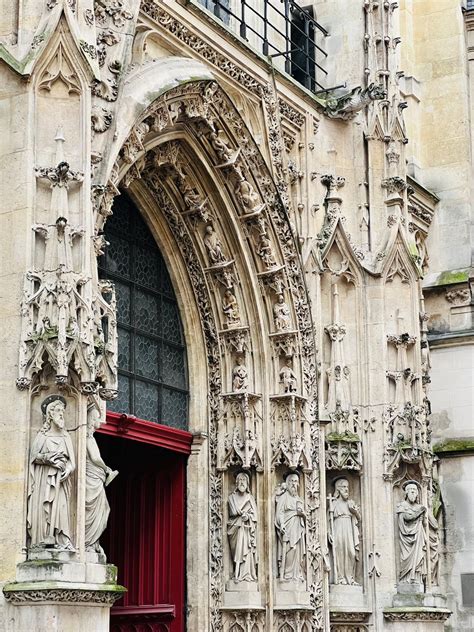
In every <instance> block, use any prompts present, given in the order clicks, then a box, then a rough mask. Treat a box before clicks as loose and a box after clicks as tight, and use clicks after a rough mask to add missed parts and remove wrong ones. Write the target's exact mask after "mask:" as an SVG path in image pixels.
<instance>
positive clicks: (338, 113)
mask: <svg viewBox="0 0 474 632" xmlns="http://www.w3.org/2000/svg"><path fill="white" fill-rule="evenodd" d="M386 97H387V91H386V90H385V88H383V87H382V86H380V85H376V84H375V83H371V84H370V85H369V86H367V88H364V89H362V87H361V86H357V88H354V89H353V90H351V91H350V92H348V93H347V94H343V95H342V96H336V95H334V94H333V95H328V98H327V100H326V103H325V112H326V114H327V115H328V116H329V117H330V118H339V119H343V120H344V121H349V120H351V119H353V118H354V117H355V116H356V115H357V113H358V112H360V111H361V110H363V109H364V108H365V106H366V105H368V104H369V103H371V102H372V101H376V100H380V99H385V98H386Z"/></svg>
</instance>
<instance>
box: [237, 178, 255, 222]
mask: <svg viewBox="0 0 474 632" xmlns="http://www.w3.org/2000/svg"><path fill="white" fill-rule="evenodd" d="M235 193H236V194H237V195H238V196H239V197H240V199H241V200H242V204H243V206H244V213H246V214H248V215H250V214H251V213H255V212H256V211H258V210H259V209H260V208H261V204H260V198H259V196H258V193H257V192H256V191H255V189H254V188H253V186H252V185H251V184H250V182H249V181H248V180H246V179H245V178H244V177H242V178H241V179H239V181H238V183H237V185H236V187H235Z"/></svg>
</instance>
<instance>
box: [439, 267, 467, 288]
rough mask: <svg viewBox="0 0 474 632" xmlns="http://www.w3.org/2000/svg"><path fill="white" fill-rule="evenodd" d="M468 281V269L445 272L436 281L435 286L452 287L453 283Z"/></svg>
mask: <svg viewBox="0 0 474 632" xmlns="http://www.w3.org/2000/svg"><path fill="white" fill-rule="evenodd" d="M468 279H469V268H464V269H463V270H446V272H442V273H441V274H440V275H439V276H438V278H437V279H436V285H454V284H455V283H465V282H466V281H467V280H468Z"/></svg>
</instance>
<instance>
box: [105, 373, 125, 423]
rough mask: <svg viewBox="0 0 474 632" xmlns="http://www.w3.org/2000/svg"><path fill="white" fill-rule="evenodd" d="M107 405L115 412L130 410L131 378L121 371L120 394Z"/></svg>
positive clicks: (119, 379) (119, 380) (119, 378)
mask: <svg viewBox="0 0 474 632" xmlns="http://www.w3.org/2000/svg"><path fill="white" fill-rule="evenodd" d="M107 406H108V408H109V410H111V411H112V412H114V413H125V412H128V411H129V410H130V378H128V377H126V376H125V375H122V374H121V373H120V371H119V376H118V396H117V398H116V399H113V400H112V401H111V402H110V403H109V404H107Z"/></svg>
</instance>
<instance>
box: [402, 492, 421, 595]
mask: <svg viewBox="0 0 474 632" xmlns="http://www.w3.org/2000/svg"><path fill="white" fill-rule="evenodd" d="M403 490H404V491H405V500H403V501H402V502H401V503H399V504H398V506H397V517H398V537H399V540H400V582H403V583H410V584H422V583H423V578H424V577H425V576H426V535H425V528H424V525H423V521H424V520H423V519H424V516H425V514H426V507H423V505H420V504H419V503H418V496H419V485H418V483H417V482H416V481H406V482H405V483H404V485H403Z"/></svg>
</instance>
